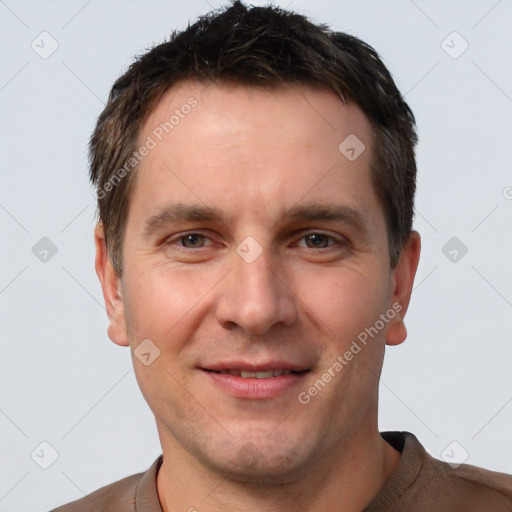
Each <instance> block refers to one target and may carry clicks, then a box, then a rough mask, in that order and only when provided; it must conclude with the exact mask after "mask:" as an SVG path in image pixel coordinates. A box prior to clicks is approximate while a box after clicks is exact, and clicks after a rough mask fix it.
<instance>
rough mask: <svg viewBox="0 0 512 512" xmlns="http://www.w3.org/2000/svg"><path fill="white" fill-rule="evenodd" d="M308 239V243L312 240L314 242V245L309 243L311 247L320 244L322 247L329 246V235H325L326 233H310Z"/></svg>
mask: <svg viewBox="0 0 512 512" xmlns="http://www.w3.org/2000/svg"><path fill="white" fill-rule="evenodd" d="M306 239H307V241H308V245H309V242H311V243H312V244H313V245H309V247H319V246H320V245H322V247H327V244H326V242H327V236H325V235H321V234H318V233H315V234H313V235H308V236H307V237H306ZM324 242H325V243H324Z"/></svg>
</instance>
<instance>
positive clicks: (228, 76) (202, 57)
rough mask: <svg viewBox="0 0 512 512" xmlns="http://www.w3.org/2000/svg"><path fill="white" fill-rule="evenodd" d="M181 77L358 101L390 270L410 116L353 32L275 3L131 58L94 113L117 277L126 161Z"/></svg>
mask: <svg viewBox="0 0 512 512" xmlns="http://www.w3.org/2000/svg"><path fill="white" fill-rule="evenodd" d="M186 80H194V81H200V82H204V83H211V82H213V81H220V82H234V83H237V84H240V85H246V86H251V87H276V86H279V85H283V84H304V85H311V86H315V87H319V88H324V89H329V90H331V91H334V92H335V93H336V94H338V95H339V97H340V99H341V101H343V102H344V103H345V102H347V101H352V102H354V103H355V104H357V105H358V106H359V108H361V110H362V111H363V112H364V113H365V115H366V116H367V118H368V119H369V121H370V122H371V125H372V127H373V147H372V151H373V152H372V155H373V157H372V165H371V167H372V171H371V174H372V180H373V184H374V187H375V190H376V193H377V195H378V197H379V199H380V201H381V204H382V207H383V210H384V213H385V216H386V224H387V232H388V239H389V255H390V262H391V267H392V268H394V267H395V266H396V263H397V261H398V257H399V255H400V251H401V249H402V247H403V245H404V244H405V242H406V241H407V239H408V238H409V235H410V231H411V229H412V218H413V207H414V194H415V190H416V162H415V156H414V146H415V144H416V142H417V136H416V130H415V120H414V116H413V114H412V112H411V110H410V108H409V107H408V105H407V104H406V103H405V101H404V99H403V97H402V95H401V94H400V92H399V91H398V89H397V87H396V85H395V83H394V81H393V79H392V77H391V74H390V73H389V71H388V70H387V69H386V67H385V66H384V64H383V63H382V61H381V60H380V58H379V56H378V55H377V53H376V52H375V50H374V49H373V48H372V47H370V46H369V45H367V44H366V43H364V42H363V41H361V40H360V39H358V38H356V37H354V36H351V35H348V34H345V33H343V32H334V31H331V30H330V29H329V28H328V27H327V26H326V25H324V24H321V25H315V24H313V23H311V22H310V21H309V20H308V19H307V18H306V17H304V16H301V15H299V14H296V13H293V12H290V11H285V10H283V9H281V8H278V7H275V6H267V7H251V8H247V7H246V6H245V5H243V4H242V3H241V2H240V1H239V0H235V1H233V2H232V5H230V6H229V7H226V8H223V9H219V10H216V11H212V12H210V13H208V14H207V15H205V16H202V17H200V18H199V19H198V20H197V21H196V22H195V23H194V24H193V25H190V24H189V25H188V27H187V28H186V29H185V30H183V31H181V32H177V31H174V32H173V33H172V34H171V35H170V37H169V40H168V41H166V42H164V43H162V44H159V45H157V46H155V47H153V48H152V49H150V50H149V51H148V52H147V53H145V54H143V55H142V56H139V57H138V58H136V59H135V61H134V62H133V63H132V64H131V65H130V67H129V68H128V70H127V71H126V72H125V73H124V74H123V75H122V76H121V77H120V78H118V79H117V80H116V82H115V83H114V85H113V87H112V90H111V92H110V96H109V99H108V103H107V105H106V107H105V109H104V110H103V112H102V113H101V115H100V116H99V119H98V122H97V124H96V128H95V130H94V133H93V134H92V136H91V140H90V147H89V150H90V164H91V166H90V178H91V181H92V183H93V184H94V186H95V190H96V196H97V198H98V217H99V221H100V222H101V223H102V224H103V227H104V232H105V240H106V244H107V248H108V251H109V255H110V258H111V261H112V264H113V266H114V269H115V270H116V272H117V274H118V275H119V276H122V271H123V258H122V254H123V239H124V233H125V229H126V218H127V214H128V206H129V197H130V191H131V188H132V187H133V182H134V179H133V176H134V173H133V172H132V173H130V174H129V175H128V176H126V175H127V174H128V170H129V169H128V170H127V168H126V162H128V161H130V158H133V155H134V151H135V150H136V144H137V139H138V136H139V133H140V130H141V127H142V125H143V123H144V121H145V120H146V119H147V117H148V116H149V115H150V114H151V112H152V110H153V109H154V108H155V107H156V105H157V103H158V101H159V99H160V98H161V97H162V95H163V94H164V93H165V92H166V91H167V90H168V89H170V88H171V87H173V86H174V85H176V84H177V83H179V82H183V81H186ZM135 167H136V166H135ZM135 167H134V169H135ZM125 176H126V178H125Z"/></svg>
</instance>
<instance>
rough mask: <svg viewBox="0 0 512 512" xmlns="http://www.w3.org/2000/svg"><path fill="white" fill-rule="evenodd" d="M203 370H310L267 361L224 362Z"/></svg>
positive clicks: (284, 362)
mask: <svg viewBox="0 0 512 512" xmlns="http://www.w3.org/2000/svg"><path fill="white" fill-rule="evenodd" d="M201 370H215V371H217V372H220V371H222V370H242V371H244V372H265V371H268V370H291V371H293V372H302V371H304V370H309V368H308V367H307V366H300V365H298V364H294V363H289V362H286V361H265V362H260V363H249V362H247V361H222V362H218V363H212V364H208V365H205V366H202V367H201ZM275 378H277V377H275Z"/></svg>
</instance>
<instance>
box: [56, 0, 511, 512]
mask: <svg viewBox="0 0 512 512" xmlns="http://www.w3.org/2000/svg"><path fill="white" fill-rule="evenodd" d="M415 143H416V134H415V126H414V117H413V115H412V113H411V111H410V110H409V108H408V106H407V105H406V103H405V102H404V100H403V98H402V97H401V95H400V93H399V92H398V90H397V89H396V86H395V84H394V82H393V80H392V78H391V76H390V74H389V72H388V71H387V69H386V68H385V67H384V65H383V64H382V62H381V61H380V59H379V58H378V56H377V54H376V53H375V51H374V50H373V49H372V48H370V47H369V46H368V45H366V44H365V43H363V42H361V41H360V40H358V39H356V38H354V37H351V36H348V35H346V34H342V33H333V32H330V31H329V30H328V29H327V28H326V27H325V26H315V25H313V24H312V23H310V22H309V21H308V20H307V19H305V18H304V17H302V16H299V15H297V14H293V13H290V12H286V11H283V10H281V9H278V8H275V7H267V8H251V9H248V8H246V7H245V6H244V5H242V4H241V3H240V2H238V1H235V2H234V3H233V4H232V6H230V7H229V8H227V9H226V10H224V11H220V12H214V13H212V14H210V15H208V16H205V17H203V18H200V19H199V21H197V22H196V23H195V24H194V25H192V26H189V27H188V28H187V29H186V30H184V31H183V32H181V33H177V34H176V33H175V34H174V35H173V36H172V38H171V39H170V41H169V42H167V43H164V44H161V45H158V46H156V47H155V48H154V49H152V50H151V51H149V52H148V53H146V54H145V55H143V56H141V57H140V58H138V60H137V61H136V62H135V63H134V64H133V65H132V66H131V67H130V68H129V70H128V71H127V72H126V73H125V74H124V75H123V76H122V77H120V78H119V79H118V80H117V82H116V83H115V84H114V86H113V89H112V92H111V95H110V98H109V101H108V104H107V106H106V108H105V110H104V111H103V113H102V114H101V116H100V118H99V120H98V124H97V126H96V130H95V132H94V134H93V136H92V139H91V146H90V147H91V178H92V181H93V183H94V185H95V188H96V193H97V197H98V208H99V223H98V225H97V228H96V231H95V240H96V250H97V253H96V254H97V256H96V271H97V273H98V276H99V279H100V281H101V285H102V288H103V293H104V298H105V304H106V308H107V312H108V316H109V320H110V323H109V328H108V334H109V337H110V338H111V340H112V341H113V342H114V343H116V344H118V345H123V346H129V347H130V349H131V353H132V356H133V363H134V368H135V372H136V377H137V381H138V383H139V385H140V387H141V390H142V393H143V395H144V397H145V399H146V400H147V402H148V405H149V406H150V408H151V410H152V412H153V413H154V415H155V419H156V424H157V429H158V433H159V437H160V441H161V444H162V451H163V455H162V456H160V457H159V458H158V459H157V460H156V461H155V462H154V463H153V465H152V466H151V467H150V468H149V469H148V470H147V471H146V472H145V473H141V474H138V475H133V476H130V477H127V478H125V479H123V480H120V481H119V482H116V483H113V484H110V485H107V486H106V487H104V488H102V489H99V490H97V491H96V492H93V493H92V494H90V495H89V496H86V497H85V498H83V499H80V500H78V501H76V502H74V503H71V504H68V505H66V506H63V507H60V508H58V509H56V510H57V511H60V512H71V511H89V510H91V511H92V510H105V511H107V510H108V511H118V510H119V511H129V510H134V511H135V510H140V511H144V512H146V511H148V512H153V511H169V512H175V511H190V512H191V511H199V512H214V511H215V512H216V511H221V510H222V511H225V510H227V511H261V510H272V511H281V512H291V511H308V512H311V511H319V510H322V511H332V512H334V511H341V510H343V511H354V512H355V511H363V510H364V511H372V512H373V511H411V510H414V511H420V512H423V511H432V510H436V511H459V510H464V511H473V510H475V511H476V510H479V511H481V510H486V511H487V510H489V511H505V510H512V477H511V476H509V475H505V474H502V473H495V472H491V471H487V470H483V469H480V468H476V467H473V466H469V465H461V466H459V467H458V468H453V467H451V466H450V465H448V464H446V463H444V462H441V461H438V460H435V459H433V458H432V457H431V456H430V455H428V454H427V453H426V452H425V450H424V449H423V447H422V445H421V444H420V443H419V441H418V440H417V439H416V437H415V436H414V435H413V434H411V433H408V432H384V433H379V431H378V426H377V403H378V384H379V376H380V372H381V368H382V362H383V356H384V348H385V345H386V344H388V345H397V344H400V343H401V342H403V341H404V340H405V338H406V335H407V333H406V329H405V325H404V316H405V313H406V311H407V307H408V304H409V299H410V295H411V290H412V285H413V281H414V276H415V272H416V268H417V265H418V260H419V254H420V237H419V235H418V233H417V232H415V231H413V230H412V215H413V200H414V192H415V177H416V165H415V158H414V146H415Z"/></svg>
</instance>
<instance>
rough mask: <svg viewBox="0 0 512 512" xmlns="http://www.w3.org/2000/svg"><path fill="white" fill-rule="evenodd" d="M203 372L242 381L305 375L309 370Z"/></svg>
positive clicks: (280, 369)
mask: <svg viewBox="0 0 512 512" xmlns="http://www.w3.org/2000/svg"><path fill="white" fill-rule="evenodd" d="M203 370H205V371H207V372H211V373H218V374H220V375H227V374H228V375H233V376H235V377H241V378H242V379H271V378H273V377H280V376H281V375H292V374H297V375H300V374H303V373H306V372H308V371H309V370H302V371H294V370H289V369H285V368H276V369H271V370H263V371H258V372H251V371H245V370H240V369H228V370H209V369H206V368H203Z"/></svg>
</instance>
